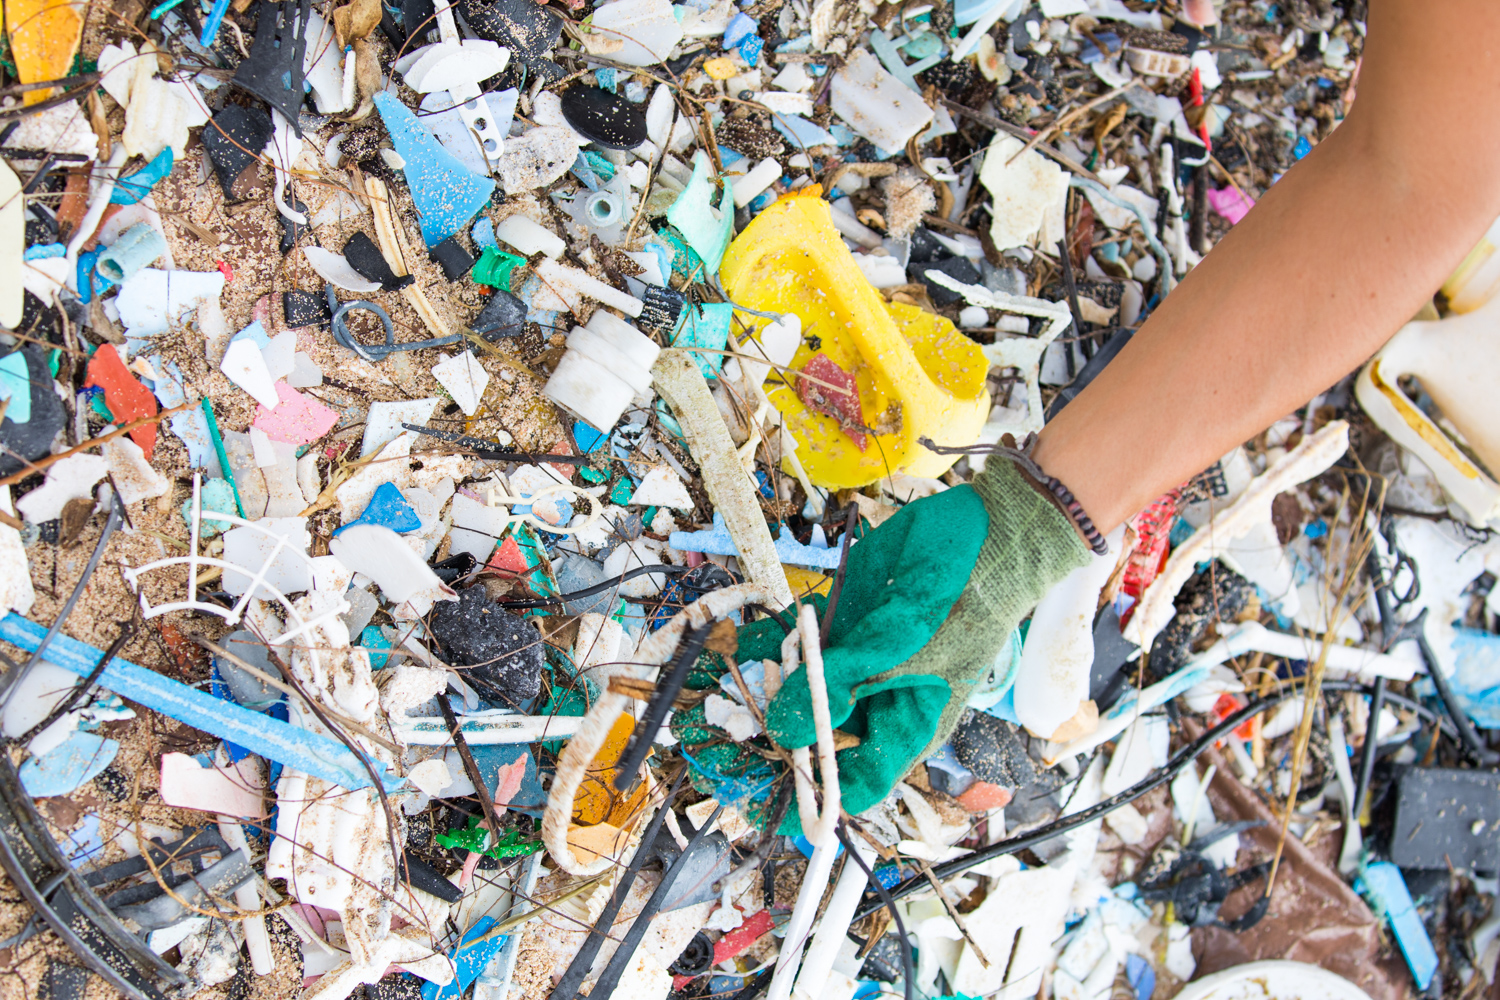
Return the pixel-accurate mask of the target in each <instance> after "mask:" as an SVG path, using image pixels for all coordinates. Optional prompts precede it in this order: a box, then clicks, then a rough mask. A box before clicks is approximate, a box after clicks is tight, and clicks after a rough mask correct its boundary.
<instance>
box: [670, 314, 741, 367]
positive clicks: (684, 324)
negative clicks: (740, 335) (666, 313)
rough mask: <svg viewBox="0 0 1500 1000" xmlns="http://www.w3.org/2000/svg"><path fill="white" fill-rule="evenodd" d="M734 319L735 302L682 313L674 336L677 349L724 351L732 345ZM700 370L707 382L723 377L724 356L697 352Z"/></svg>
mask: <svg viewBox="0 0 1500 1000" xmlns="http://www.w3.org/2000/svg"><path fill="white" fill-rule="evenodd" d="M733 319H734V303H732V302H706V303H704V304H703V305H699V306H692V307H690V308H687V309H684V310H683V311H682V317H681V319H680V320H679V325H678V327H677V332H676V333H674V334H673V335H672V346H673V347H705V348H708V349H709V350H711V351H722V350H724V348H726V347H727V346H729V324H730V322H731V321H732V320H733ZM693 360H694V361H697V362H698V370H699V371H701V372H702V373H703V377H704V378H706V379H716V378H718V377H719V369H720V368H721V367H723V365H724V355H722V354H699V353H697V352H694V353H693Z"/></svg>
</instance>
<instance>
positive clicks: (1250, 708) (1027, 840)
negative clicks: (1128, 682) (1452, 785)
mask: <svg viewBox="0 0 1500 1000" xmlns="http://www.w3.org/2000/svg"><path fill="white" fill-rule="evenodd" d="M1305 685H1306V681H1305V680H1302V679H1298V680H1297V681H1295V682H1293V683H1291V684H1288V685H1287V686H1286V687H1284V688H1282V689H1281V690H1280V691H1276V692H1273V693H1272V694H1268V695H1263V696H1262V697H1259V698H1256V699H1255V700H1254V701H1252V702H1250V703H1249V704H1248V705H1246V706H1245V707H1244V708H1242V709H1240V710H1239V711H1238V712H1235V713H1234V714H1233V715H1230V716H1228V717H1227V718H1225V719H1224V721H1223V722H1220V723H1219V724H1218V725H1217V726H1214V727H1213V728H1211V729H1209V730H1208V731H1207V732H1205V733H1204V734H1203V735H1202V736H1200V737H1198V738H1197V739H1196V740H1194V741H1193V742H1191V743H1189V744H1188V745H1187V746H1185V747H1183V748H1182V749H1181V750H1179V751H1177V753H1176V754H1174V755H1173V756H1172V759H1171V760H1169V761H1167V764H1166V766H1165V767H1162V768H1161V769H1160V770H1158V771H1157V772H1156V773H1155V774H1152V775H1149V776H1148V777H1146V778H1143V779H1142V780H1141V781H1138V782H1137V783H1136V784H1134V785H1132V786H1130V787H1129V788H1127V789H1125V790H1124V791H1123V792H1120V793H1119V794H1117V795H1113V796H1111V797H1109V798H1107V799H1105V800H1104V801H1103V802H1099V803H1097V804H1095V805H1093V806H1090V807H1089V808H1087V809H1084V810H1082V811H1081V812H1077V813H1074V814H1073V815H1072V816H1065V817H1062V818H1060V819H1057V820H1054V821H1053V822H1051V823H1048V824H1047V825H1046V826H1044V827H1041V828H1039V829H1037V830H1033V831H1032V832H1030V833H1027V834H1023V835H1021V836H1019V837H1011V838H1010V839H1008V840H1002V841H1001V842H1000V843H998V844H994V845H992V846H990V847H986V848H985V849H984V850H981V851H975V852H974V853H973V854H969V855H965V856H964V857H962V858H958V859H956V860H954V861H949V862H948V863H946V864H942V865H937V866H935V867H934V868H933V869H932V873H933V875H934V876H935V877H936V878H937V879H938V880H939V881H943V880H946V879H950V878H952V877H953V876H955V875H960V874H962V873H963V872H966V871H968V870H969V869H970V868H973V867H974V866H975V865H980V864H983V863H984V862H986V861H990V860H993V859H994V858H1000V857H1005V856H1006V855H1009V854H1016V853H1018V852H1020V851H1025V850H1029V849H1031V848H1034V847H1037V846H1038V845H1040V844H1043V843H1045V842H1046V841H1049V840H1051V839H1052V838H1054V837H1059V836H1061V835H1062V834H1065V833H1068V832H1069V831H1071V830H1076V829H1078V828H1079V827H1080V826H1087V825H1088V824H1089V823H1092V822H1093V821H1094V820H1096V819H1102V818H1103V817H1105V816H1107V815H1109V814H1110V813H1112V812H1114V811H1115V810H1116V809H1119V808H1120V807H1121V806H1126V805H1129V804H1130V803H1132V802H1134V801H1135V800H1136V799H1139V798H1140V797H1141V796H1143V795H1146V794H1147V793H1149V792H1151V791H1154V790H1155V789H1157V788H1160V787H1161V786H1162V785H1164V784H1166V783H1167V782H1169V781H1171V780H1172V779H1173V778H1174V777H1176V776H1177V773H1178V772H1179V771H1181V770H1182V769H1183V768H1185V767H1187V765H1188V764H1190V763H1192V762H1193V761H1194V760H1196V759H1197V758H1198V756H1199V754H1201V753H1203V751H1204V750H1207V749H1208V748H1209V747H1210V746H1212V745H1213V744H1214V743H1216V742H1217V741H1218V740H1220V739H1221V738H1223V737H1224V736H1225V735H1227V734H1228V733H1230V732H1232V731H1233V730H1234V729H1236V728H1238V727H1239V726H1241V725H1243V724H1244V723H1245V721H1246V720H1247V719H1251V718H1253V717H1255V716H1256V715H1259V714H1260V713H1261V712H1264V711H1266V710H1267V709H1270V708H1274V707H1276V706H1277V705H1279V704H1281V703H1282V702H1283V701H1286V700H1287V699H1288V698H1291V697H1293V696H1294V695H1297V694H1300V693H1301V692H1302V690H1303V688H1304V686H1305ZM1323 690H1324V691H1368V687H1367V686H1366V685H1364V684H1360V683H1359V682H1357V681H1325V682H1324V683H1323ZM1386 697H1387V699H1388V700H1392V701H1395V700H1397V699H1395V698H1394V697H1393V696H1391V695H1387V696H1386ZM1400 700H1402V701H1405V700H1406V699H1400ZM1422 711H1423V713H1424V714H1425V715H1427V716H1428V717H1429V718H1431V717H1434V716H1435V713H1433V712H1431V711H1429V710H1425V709H1423V710H1422ZM928 885H930V883H929V882H928V881H927V879H926V877H925V876H914V877H912V878H909V879H907V880H906V881H904V882H902V883H901V884H900V885H898V886H896V888H895V889H893V890H892V891H891V893H890V896H891V898H892V899H904V898H905V897H907V896H909V895H911V894H912V893H913V892H917V891H918V890H920V889H923V888H925V887H927V886H928ZM882 898H883V897H882ZM881 905H882V902H879V901H877V902H874V903H867V904H865V906H864V907H863V908H861V909H860V910H859V911H858V912H856V913H855V915H854V919H855V920H860V919H863V918H864V917H867V916H869V915H870V914H871V913H874V912H875V911H876V910H878V909H880V907H881Z"/></svg>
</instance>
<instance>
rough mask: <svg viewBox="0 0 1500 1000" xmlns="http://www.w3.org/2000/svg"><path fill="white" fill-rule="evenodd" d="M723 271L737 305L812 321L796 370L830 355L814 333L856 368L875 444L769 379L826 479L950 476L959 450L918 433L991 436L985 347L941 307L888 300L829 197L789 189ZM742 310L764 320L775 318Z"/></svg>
mask: <svg viewBox="0 0 1500 1000" xmlns="http://www.w3.org/2000/svg"><path fill="white" fill-rule="evenodd" d="M719 278H720V280H721V281H722V282H723V284H724V288H725V290H726V292H727V293H728V296H729V298H730V299H731V300H733V301H734V302H735V303H737V304H739V305H741V306H745V307H747V308H750V309H756V310H759V311H761V312H769V313H773V314H784V313H794V314H796V316H797V317H798V318H799V319H800V320H801V321H802V331H803V338H804V339H803V344H802V346H801V347H800V348H798V350H797V354H796V356H795V357H794V358H793V359H792V368H794V369H800V368H801V367H802V366H803V365H804V364H806V363H807V361H808V360H809V359H810V358H811V357H812V356H813V355H814V354H816V353H818V351H814V350H812V348H811V347H809V346H808V343H807V338H808V337H816V338H818V339H819V341H821V344H820V348H819V350H820V351H821V352H822V353H823V354H824V355H826V356H827V357H828V358H829V360H831V361H833V362H834V363H835V364H837V365H838V366H839V367H840V368H842V369H844V370H845V371H852V372H853V373H854V375H855V382H856V385H857V387H858V390H859V402H860V409H861V415H862V421H861V422H862V423H863V424H864V425H865V426H867V427H870V428H872V429H874V430H875V431H877V433H873V434H870V435H868V441H867V443H866V447H865V450H864V451H863V452H861V451H860V450H859V448H858V446H856V445H855V443H854V441H853V440H852V439H851V438H850V437H849V435H848V434H846V433H845V432H844V431H843V429H842V428H841V427H840V426H839V422H838V421H837V420H836V419H834V418H833V417H830V416H826V415H824V414H821V413H817V412H815V411H812V410H809V409H808V408H807V407H806V406H804V405H803V403H802V400H801V399H800V398H798V396H797V390H796V387H795V384H794V383H788V382H787V381H786V380H785V379H784V378H783V376H782V374H781V373H772V375H771V376H770V377H769V378H768V379H767V381H766V393H767V396H768V397H769V398H770V400H771V402H772V404H773V405H774V406H775V407H776V409H777V410H779V411H780V412H781V414H782V417H783V419H784V420H785V422H786V426H787V429H788V430H789V431H790V432H791V433H792V436H793V437H795V438H796V440H797V442H798V444H799V446H800V447H799V448H798V450H797V456H798V458H800V459H801V461H802V464H803V467H804V468H806V470H807V474H808V477H809V478H810V479H811V480H812V482H813V483H814V484H816V485H818V486H822V487H824V488H827V489H850V488H856V487H860V486H865V485H868V484H869V483H872V482H875V481H876V480H877V479H880V478H881V477H883V476H885V475H887V474H889V473H892V472H898V471H899V472H906V473H909V474H911V475H913V476H927V477H935V476H940V475H942V474H943V473H944V472H946V471H947V470H948V468H949V467H950V466H952V465H953V463H954V461H955V460H956V456H951V455H938V454H935V453H933V452H931V451H929V450H928V449H926V448H924V447H923V446H922V445H921V444H919V443H918V439H919V438H922V437H929V438H931V439H932V440H933V441H935V442H937V443H939V444H944V445H967V444H971V443H973V442H974V441H975V440H976V439H977V437H978V436H979V431H980V428H981V427H983V426H984V421H985V418H986V416H987V415H988V413H989V409H990V395H989V390H988V388H987V386H986V384H985V377H986V376H987V375H988V373H989V364H988V362H987V361H986V360H985V357H984V352H983V351H982V350H981V349H980V346H979V345H978V344H976V343H974V342H973V341H971V340H969V339H968V338H967V337H965V336H964V335H963V334H961V333H959V332H958V330H957V329H956V328H955V327H954V326H953V324H952V323H950V322H949V321H948V320H946V319H944V318H942V317H941V316H934V315H933V314H931V313H928V312H924V311H923V310H921V309H918V308H917V307H916V306H910V305H905V304H902V303H890V304H887V303H886V302H885V300H884V299H882V298H881V297H880V293H879V292H877V291H876V290H875V289H874V287H873V286H871V284H870V283H869V282H868V281H867V280H865V276H864V274H863V273H861V271H860V270H859V266H858V265H857V264H855V262H854V257H853V255H851V254H850V253H849V249H848V247H846V246H845V245H844V241H843V240H842V239H841V238H840V237H839V234H838V231H837V230H836V229H834V228H833V222H832V219H831V218H830V211H829V206H828V203H827V202H825V201H823V200H822V199H821V198H818V197H816V196H799V197H788V198H782V199H781V200H779V201H777V202H775V203H774V204H772V205H771V206H770V207H768V208H767V209H766V210H765V211H763V212H761V213H760V215H758V216H756V218H755V220H754V221H753V222H751V223H750V225H749V226H747V227H746V228H745V231H744V232H743V233H741V234H740V235H739V237H738V238H736V239H735V241H734V242H733V243H731V244H730V245H729V250H728V251H727V252H726V253H725V255H724V262H723V264H722V266H721V267H720V269H719ZM738 315H739V317H740V319H741V320H742V321H743V322H744V324H745V325H747V326H751V327H752V328H753V329H755V330H759V329H760V328H761V327H762V326H764V325H765V324H766V323H768V322H770V319H769V318H767V317H764V316H753V315H750V314H748V313H740V314H738Z"/></svg>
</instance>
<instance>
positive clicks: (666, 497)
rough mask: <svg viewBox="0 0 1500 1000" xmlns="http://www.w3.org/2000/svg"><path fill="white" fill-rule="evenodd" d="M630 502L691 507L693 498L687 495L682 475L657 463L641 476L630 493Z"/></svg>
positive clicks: (648, 505)
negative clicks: (638, 482) (633, 490)
mask: <svg viewBox="0 0 1500 1000" xmlns="http://www.w3.org/2000/svg"><path fill="white" fill-rule="evenodd" d="M630 502H631V504H632V505H641V506H646V507H673V508H676V509H677V510H692V509H693V498H692V497H691V496H689V495H688V491H687V486H686V485H685V484H684V483H683V481H682V477H681V476H679V475H678V474H677V473H676V471H675V470H673V469H672V468H671V467H670V466H666V465H659V466H657V467H656V468H654V469H652V470H651V471H650V472H648V473H646V474H645V476H643V477H641V483H640V485H639V486H637V487H636V488H635V492H634V493H632V494H630Z"/></svg>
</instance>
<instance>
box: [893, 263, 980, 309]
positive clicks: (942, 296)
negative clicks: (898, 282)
mask: <svg viewBox="0 0 1500 1000" xmlns="http://www.w3.org/2000/svg"><path fill="white" fill-rule="evenodd" d="M906 271H907V273H908V274H909V275H911V276H912V277H913V278H915V279H917V280H918V281H920V282H921V283H922V284H924V285H926V286H927V294H928V295H929V296H930V297H931V298H932V304H933V305H936V306H951V305H953V303H955V302H959V301H961V300H962V299H963V295H962V294H961V293H959V292H955V291H954V290H953V289H951V288H948V287H947V286H945V285H940V284H938V283H937V282H936V281H933V280H932V279H931V278H930V277H928V275H929V274H930V273H931V272H933V271H941V272H942V273H943V274H946V275H947V276H948V277H950V278H952V279H954V280H955V281H962V282H963V283H964V284H966V285H977V284H979V268H977V267H975V266H974V262H973V261H971V260H969V258H967V257H949V258H948V259H947V260H940V261H938V262H937V263H936V264H912V265H911V266H909V267H908V268H907V269H906Z"/></svg>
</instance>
